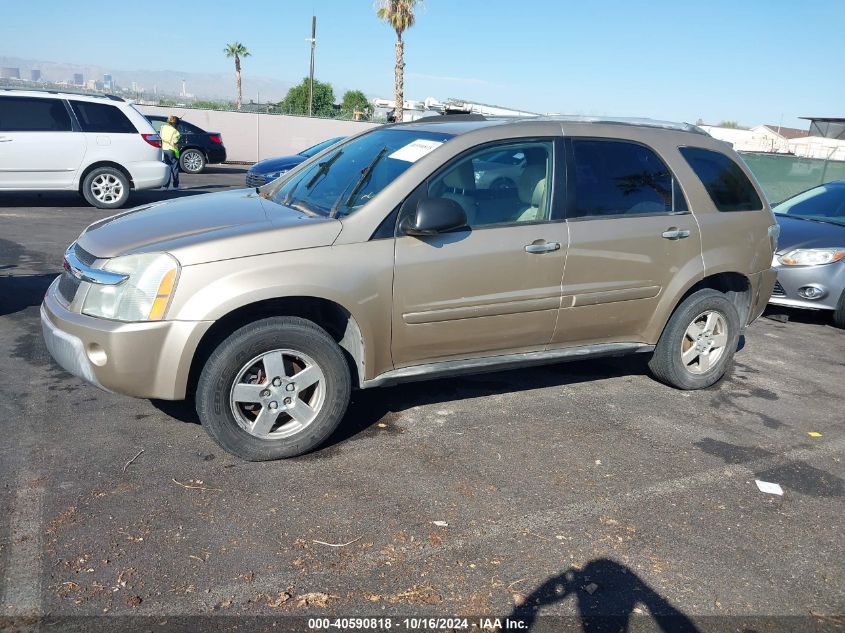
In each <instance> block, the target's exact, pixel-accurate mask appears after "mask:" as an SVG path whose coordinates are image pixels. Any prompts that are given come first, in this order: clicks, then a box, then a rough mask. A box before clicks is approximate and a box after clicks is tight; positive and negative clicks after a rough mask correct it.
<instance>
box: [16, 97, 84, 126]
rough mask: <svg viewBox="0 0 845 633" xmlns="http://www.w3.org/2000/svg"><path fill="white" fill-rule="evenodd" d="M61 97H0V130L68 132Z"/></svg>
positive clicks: (66, 116)
mask: <svg viewBox="0 0 845 633" xmlns="http://www.w3.org/2000/svg"><path fill="white" fill-rule="evenodd" d="M70 130H71V124H70V115H69V114H68V112H67V108H65V105H64V103H62V101H61V99H33V98H31V97H0V132H70Z"/></svg>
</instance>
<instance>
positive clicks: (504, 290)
mask: <svg viewBox="0 0 845 633" xmlns="http://www.w3.org/2000/svg"><path fill="white" fill-rule="evenodd" d="M502 164H505V165H508V169H509V171H508V173H509V178H511V179H512V181H513V184H514V186H508V187H501V186H493V183H495V182H497V178H490V177H488V175H487V174H485V170H488V169H493V168H496V166H497V165H498V166H499V167H501V165H502ZM777 235H778V230H777V224H776V222H775V221H774V217H773V215H772V212H771V209H770V208H769V206H768V204H767V203H766V200H765V198H764V196H763V195H762V193H761V192H760V189H759V187H758V185H757V184H756V183H755V181H754V178H753V177H752V176H751V174H750V173H749V171H748V169H747V168H746V166H745V165H744V163H743V162H742V161H741V160H740V159H739V158H738V157H737V155H736V154H735V153H734V152H733V151H732V150H731V148H730V146H728V145H727V144H725V143H722V142H720V141H717V140H714V139H713V138H711V137H710V136H708V135H707V134H705V133H704V132H702V131H701V130H699V129H698V128H696V127H694V126H690V125H686V124H673V123H661V122H656V121H648V120H624V119H617V120H611V119H579V118H573V117H569V118H567V117H538V118H532V119H527V120H526V119H520V120H513V119H485V118H483V117H480V116H474V115H467V116H455V117H451V116H450V117H446V116H444V117H442V118H439V119H435V120H431V119H426V120H425V121H419V122H415V123H408V124H397V125H388V126H382V127H378V128H375V129H370V130H368V131H366V132H363V133H361V134H359V135H357V136H354V137H350V138H348V139H346V140H345V141H343V142H341V143H340V144H338V145H334V146H332V147H330V148H328V149H326V150H324V151H323V152H321V153H319V154H317V155H315V156H314V157H312V158H311V159H309V160H307V161H305V162H304V163H302V164H301V165H299V166H298V167H296V168H294V169H292V170H291V171H290V172H288V173H287V174H284V176H283V177H281V178H279V179H278V180H275V181H273V182H271V183H269V184H267V185H264V186H263V187H261V188H259V189H240V190H234V191H228V192H222V193H214V194H209V195H203V196H197V197H190V198H182V199H177V200H171V201H168V202H162V203H158V204H153V205H149V206H144V207H140V208H137V209H133V210H130V211H127V212H124V213H121V214H118V215H115V216H113V217H110V218H106V219H103V220H100V221H98V222H95V223H94V224H92V225H91V226H89V227H88V228H87V229H85V231H83V232H82V234H81V235H80V236H79V238H78V239H77V241H76V242H74V243H73V244H71V245H70V247H69V248H68V249H67V251H66V253H65V261H64V272H63V274H62V275H61V276H60V277H59V278H58V279H56V281H55V282H54V283H53V284H52V285H51V286H50V288H49V290H48V292H47V295H46V297H45V299H44V303H43V305H42V308H41V320H42V325H43V331H44V338H45V341H46V344H47V347H48V349H49V350H50V352H51V354H52V355H53V357H54V358H55V359H56V361H57V362H58V363H59V365H61V366H62V367H63V368H65V369H66V370H67V371H69V372H71V373H72V374H75V375H76V376H79V377H81V378H83V379H85V380H86V381H88V382H90V383H93V384H95V385H97V386H99V387H101V388H104V389H106V390H109V391H114V392H118V393H123V394H127V395H130V396H136V397H141V398H160V399H169V400H178V399H184V398H186V397H193V398H195V401H196V408H197V412H198V414H199V417H200V420H201V422H202V424H203V426H204V427H205V429H206V430H207V432H208V433H209V434H210V435H211V437H212V438H214V440H215V441H216V442H217V443H218V444H219V445H220V446H221V447H222V448H224V449H225V450H227V451H229V452H230V453H232V454H234V455H236V456H238V457H240V458H243V459H246V460H269V459H278V458H283V457H290V456H294V455H299V454H301V453H303V452H306V451H308V450H311V449H313V448H314V447H316V446H318V445H320V444H321V443H322V442H323V441H324V440H326V438H327V437H328V436H329V435H330V434H331V433H332V432H333V431H334V429H335V428H336V427H337V426H338V424H339V423H340V421H341V419H342V418H343V416H344V412H345V411H346V407H347V404H348V402H349V398H350V392H351V390H352V389H353V388H360V389H366V388H370V387H377V386H380V385H387V384H392V383H396V382H400V381H407V380H419V379H427V378H433V377H442V376H449V375H457V374H462V373H467V372H483V371H491V370H500V369H506V368H511V367H517V366H524V365H532V364H539V363H548V362H558V361H562V360H567V359H581V358H587V357H595V356H616V355H621V354H628V353H647V354H650V360H649V368H650V371H651V373H652V374H653V375H654V376H655V377H656V378H657V379H658V380H660V381H662V382H664V383H666V384H669V385H671V386H673V387H676V388H679V389H701V388H703V387H708V386H710V385H712V384H714V383H715V382H717V381H718V380H719V379H720V378H721V377H722V376H723V375H724V374H725V372H726V371H727V369H728V368H729V366H730V363H731V361H732V359H733V356H734V352H735V350H736V349H737V346H738V341H739V337H740V336H741V334H742V333H743V331H744V329H745V328H746V326H747V325H748V324H749V323H751V322H752V321H753V320H754V319H756V318H757V317H758V316H759V315H760V314H761V312H762V310H763V308H764V306H765V305H766V303H767V302H768V300H769V295H770V294H771V291H772V287H773V285H774V281H775V272H774V271H773V270H772V255H773V252H774V249H775V244H776V241H777Z"/></svg>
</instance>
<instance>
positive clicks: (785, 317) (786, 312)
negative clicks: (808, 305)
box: [763, 305, 833, 327]
mask: <svg viewBox="0 0 845 633" xmlns="http://www.w3.org/2000/svg"><path fill="white" fill-rule="evenodd" d="M831 314H832V313H831V311H830V310H801V309H798V308H788V307H786V306H774V305H769V306H766V309H765V310H764V311H763V318H766V319H769V320H771V321H777V322H779V323H786V322H788V321H795V322H796V323H807V324H809V325H829V326H831V327H833V321H832V318H831Z"/></svg>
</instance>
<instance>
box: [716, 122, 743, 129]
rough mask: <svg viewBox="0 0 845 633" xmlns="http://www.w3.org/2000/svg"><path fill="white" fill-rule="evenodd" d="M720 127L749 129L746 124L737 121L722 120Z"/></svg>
mask: <svg viewBox="0 0 845 633" xmlns="http://www.w3.org/2000/svg"><path fill="white" fill-rule="evenodd" d="M719 127H728V128H731V129H732V130H747V129H748V128H747V127H745V126H744V125H740V124H739V123H737V122H736V121H720V122H719Z"/></svg>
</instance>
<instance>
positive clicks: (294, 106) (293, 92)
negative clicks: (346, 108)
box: [279, 77, 334, 117]
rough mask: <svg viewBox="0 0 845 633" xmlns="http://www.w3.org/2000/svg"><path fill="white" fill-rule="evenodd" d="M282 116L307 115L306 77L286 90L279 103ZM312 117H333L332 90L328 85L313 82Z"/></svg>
mask: <svg viewBox="0 0 845 633" xmlns="http://www.w3.org/2000/svg"><path fill="white" fill-rule="evenodd" d="M279 111H280V112H281V113H282V114H308V77H306V78H305V79H303V80H302V83H299V84H297V85H295V86H294V87H293V88H291V89H290V90H288V93H287V95H285V98H284V99H282V100H281V102H280V103H279ZM312 112H313V114H314V116H325V117H331V116H334V90H332V85H331V84H330V83H324V82H322V81H317V80H316V79H315V80H314V102H313V109H312Z"/></svg>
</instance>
